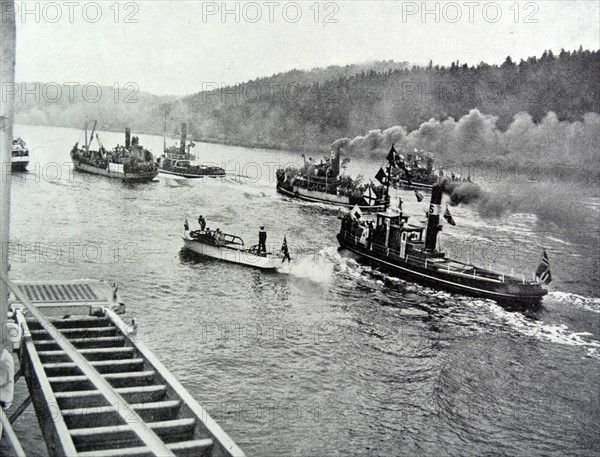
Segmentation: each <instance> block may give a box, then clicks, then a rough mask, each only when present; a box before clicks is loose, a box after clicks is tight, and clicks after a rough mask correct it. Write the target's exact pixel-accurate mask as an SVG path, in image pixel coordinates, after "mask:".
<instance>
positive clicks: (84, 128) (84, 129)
mask: <svg viewBox="0 0 600 457" xmlns="http://www.w3.org/2000/svg"><path fill="white" fill-rule="evenodd" d="M83 132H84V135H83V136H84V137H85V150H86V151H87V150H88V149H89V148H88V136H87V119H86V121H85V125H84V126H83Z"/></svg>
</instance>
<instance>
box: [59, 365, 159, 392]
mask: <svg viewBox="0 0 600 457" xmlns="http://www.w3.org/2000/svg"><path fill="white" fill-rule="evenodd" d="M155 374H156V373H155V372H154V370H148V371H133V372H127V373H108V374H105V375H102V377H103V378H104V379H106V380H107V381H108V382H109V383H110V385H111V386H113V387H115V388H119V387H135V386H147V385H149V384H151V383H152V381H153V380H154V376H155ZM48 381H49V382H50V385H51V386H52V390H53V391H54V392H66V391H71V392H72V391H75V390H92V389H93V388H94V385H93V384H92V382H91V381H90V380H89V379H88V377H87V376H84V375H77V376H53V377H49V378H48Z"/></svg>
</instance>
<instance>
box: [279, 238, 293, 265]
mask: <svg viewBox="0 0 600 457" xmlns="http://www.w3.org/2000/svg"><path fill="white" fill-rule="evenodd" d="M281 252H282V253H283V260H282V261H281V263H283V262H285V261H286V260H287V261H288V263H290V261H291V260H292V258H291V257H290V251H289V249H288V245H287V239H286V238H285V236H284V237H283V244H282V245H281Z"/></svg>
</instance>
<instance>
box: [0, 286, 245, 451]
mask: <svg viewBox="0 0 600 457" xmlns="http://www.w3.org/2000/svg"><path fill="white" fill-rule="evenodd" d="M7 284H8V285H9V288H10V289H11V290H12V291H13V293H14V294H15V296H16V299H17V300H16V302H15V303H13V309H14V310H15V316H16V320H17V323H18V324H19V326H20V327H21V329H22V330H23V339H22V351H21V366H22V371H23V373H24V375H25V379H26V381H27V385H28V388H29V394H30V396H31V399H32V401H33V404H34V408H35V412H36V415H37V418H38V422H39V424H40V428H41V430H42V433H43V436H44V440H45V441H46V445H47V448H48V453H49V455H50V456H52V457H53V456H82V457H110V456H115V457H117V456H125V455H127V456H152V455H156V456H158V455H160V456H169V455H171V456H172V455H177V456H232V457H233V456H236V457H241V456H243V455H244V453H243V452H242V451H241V450H240V449H239V448H238V447H237V446H236V445H235V443H234V442H233V441H232V440H231V439H230V438H229V436H227V434H226V433H225V432H224V431H223V430H222V429H221V428H220V427H219V425H218V424H217V423H216V422H214V420H213V419H212V418H211V417H210V416H209V415H208V414H207V413H206V411H205V410H204V409H203V408H202V407H201V406H200V405H199V404H198V403H197V402H196V400H194V399H193V398H192V397H191V395H190V394H189V393H188V392H187V390H186V389H185V388H184V387H183V386H182V385H181V384H180V383H179V382H178V381H177V380H176V379H175V377H174V376H173V375H172V374H171V373H170V372H169V371H168V370H167V368H165V366H164V365H162V363H161V362H160V361H159V360H158V359H157V358H156V357H155V356H154V355H153V354H152V353H151V352H150V351H149V350H148V349H147V348H146V347H145V346H144V345H143V343H141V342H140V341H138V340H137V338H136V337H135V330H136V329H135V326H133V325H128V324H126V323H124V322H123V320H121V319H120V317H119V316H118V315H117V314H116V313H115V312H114V311H113V309H116V310H118V311H122V308H121V309H120V308H119V305H118V303H116V294H115V292H114V290H113V289H112V288H111V287H109V286H108V285H107V284H106V283H104V282H101V281H93V280H82V281H45V282H21V281H19V282H16V281H15V282H7ZM111 308H113V309H111ZM25 407H26V406H25ZM11 409H12V408H11ZM9 412H10V410H9ZM15 419H16V418H15ZM17 455H19V454H18V453H17Z"/></svg>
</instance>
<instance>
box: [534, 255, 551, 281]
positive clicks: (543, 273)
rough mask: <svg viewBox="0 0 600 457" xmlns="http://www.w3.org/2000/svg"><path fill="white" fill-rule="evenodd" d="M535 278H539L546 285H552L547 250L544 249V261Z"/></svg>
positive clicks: (541, 262)
mask: <svg viewBox="0 0 600 457" xmlns="http://www.w3.org/2000/svg"><path fill="white" fill-rule="evenodd" d="M535 276H536V277H537V278H539V280H540V281H542V282H543V283H544V284H550V282H551V281H552V273H551V272H550V261H549V260H548V254H546V250H545V249H544V251H543V253H542V260H541V261H540V264H539V266H538V267H537V270H536V272H535Z"/></svg>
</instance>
